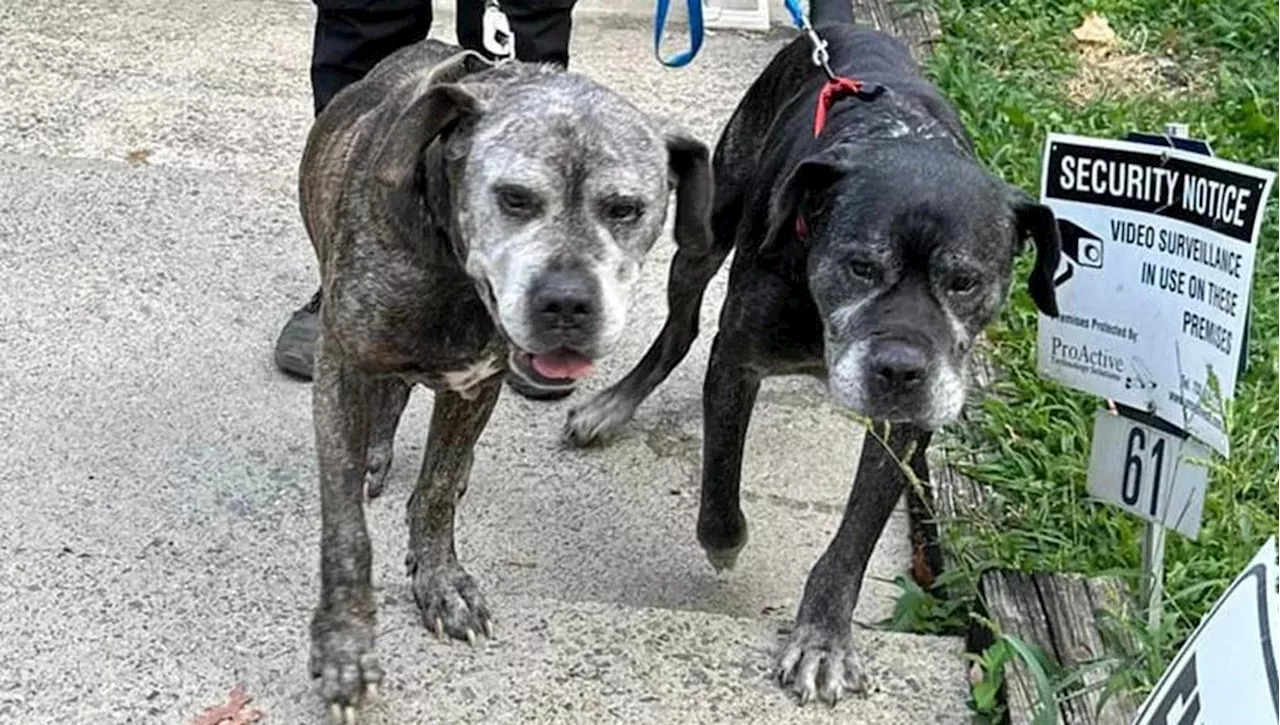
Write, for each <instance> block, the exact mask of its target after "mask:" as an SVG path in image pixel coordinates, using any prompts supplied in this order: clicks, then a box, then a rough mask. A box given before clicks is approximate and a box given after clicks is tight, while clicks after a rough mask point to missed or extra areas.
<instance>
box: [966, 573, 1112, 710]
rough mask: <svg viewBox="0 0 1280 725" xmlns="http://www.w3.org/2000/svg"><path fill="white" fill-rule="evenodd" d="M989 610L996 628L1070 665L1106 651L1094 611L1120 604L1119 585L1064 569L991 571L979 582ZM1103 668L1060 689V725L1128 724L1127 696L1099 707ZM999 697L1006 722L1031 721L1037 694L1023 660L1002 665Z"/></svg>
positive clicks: (1074, 666) (1081, 663)
mask: <svg viewBox="0 0 1280 725" xmlns="http://www.w3.org/2000/svg"><path fill="white" fill-rule="evenodd" d="M981 590H982V599H983V603H984V605H985V606H986V609H987V616H989V617H990V618H991V619H993V620H994V621H996V622H997V623H999V626H1000V629H1001V630H1003V631H1004V632H1007V633H1009V634H1012V635H1014V636H1016V637H1018V638H1020V639H1022V640H1023V641H1024V642H1027V643H1032V644H1035V645H1038V646H1039V647H1040V648H1041V649H1043V650H1044V651H1045V652H1046V653H1048V654H1049V655H1051V656H1052V657H1053V658H1054V659H1055V660H1056V661H1057V662H1058V663H1059V664H1060V665H1061V666H1063V667H1065V668H1067V669H1068V670H1075V669H1077V668H1080V667H1082V666H1088V665H1089V664H1090V663H1092V662H1093V661H1094V660H1097V659H1099V658H1101V657H1104V656H1105V655H1106V653H1107V652H1106V646H1105V644H1104V642H1103V640H1102V635H1101V629H1100V627H1099V624H1098V622H1099V617H1100V615H1101V612H1102V610H1104V609H1111V610H1115V609H1117V608H1123V607H1125V606H1127V605H1126V603H1125V600H1124V595H1123V593H1122V592H1123V587H1122V585H1121V584H1120V583H1119V582H1117V581H1115V580H1109V579H1086V578H1084V577H1080V576H1074V575H1069V574H1045V573H1037V574H1024V573H1022V572H1014V571H1005V570H993V571H989V572H986V573H985V574H984V575H983V577H982V582H981ZM1108 674H1109V673H1108V672H1107V671H1106V670H1103V669H1094V670H1091V671H1090V672H1089V674H1088V675H1087V676H1086V677H1085V678H1084V680H1083V681H1082V682H1081V683H1080V684H1079V685H1077V686H1076V687H1075V688H1073V691H1072V692H1069V693H1060V699H1059V705H1058V711H1059V715H1060V722H1062V723H1063V724H1064V725H1126V724H1127V723H1128V722H1129V721H1130V719H1131V718H1132V717H1133V714H1134V712H1135V711H1136V709H1137V708H1136V703H1135V702H1134V700H1133V698H1132V697H1130V696H1128V695H1126V694H1124V693H1119V694H1117V695H1115V696H1113V697H1112V698H1110V699H1109V700H1108V701H1107V703H1106V706H1105V707H1103V709H1102V710H1101V712H1098V703H1099V701H1100V700H1101V697H1102V692H1101V684H1102V683H1104V682H1105V681H1106V678H1107V676H1108ZM1005 682H1006V691H1005V701H1006V704H1007V706H1008V709H1009V721H1010V722H1011V723H1014V724H1015V725H1018V724H1020V723H1029V722H1031V721H1032V719H1033V716H1034V714H1035V707H1036V705H1037V700H1038V697H1039V696H1038V693H1037V690H1036V684H1035V681H1034V680H1033V679H1032V678H1031V675H1030V673H1029V671H1028V670H1027V668H1026V667H1025V665H1023V664H1022V663H1021V662H1017V663H1015V664H1013V665H1012V666H1011V667H1009V668H1008V670H1007V671H1006V679H1005Z"/></svg>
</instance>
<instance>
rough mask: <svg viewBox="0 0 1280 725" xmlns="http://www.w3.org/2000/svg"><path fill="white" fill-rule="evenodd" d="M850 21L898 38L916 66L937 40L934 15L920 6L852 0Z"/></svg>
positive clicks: (882, 0) (892, 1) (937, 33)
mask: <svg viewBox="0 0 1280 725" xmlns="http://www.w3.org/2000/svg"><path fill="white" fill-rule="evenodd" d="M853 17H854V19H855V20H857V21H858V22H859V23H861V24H863V25H871V26H873V27H876V28H879V29H880V30H883V31H885V32H887V33H893V34H894V35H896V36H898V37H899V38H902V39H903V40H904V41H905V42H906V43H907V46H908V47H909V48H911V52H912V54H913V55H914V56H915V58H916V61H917V62H920V61H923V60H924V59H925V58H927V57H928V56H929V52H930V51H931V50H932V46H933V43H934V42H935V41H937V39H938V36H939V28H938V14H937V12H935V11H934V9H933V7H932V6H927V5H925V4H924V3H920V2H895V1H894V0H853Z"/></svg>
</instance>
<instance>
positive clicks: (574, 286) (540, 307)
mask: <svg viewBox="0 0 1280 725" xmlns="http://www.w3.org/2000/svg"><path fill="white" fill-rule="evenodd" d="M595 299H596V295H595V294H593V287H592V284H591V282H590V280H588V279H585V278H584V277H583V275H579V274H571V273H569V272H552V273H551V274H548V275H547V276H545V277H543V279H542V283H541V284H539V285H538V287H537V291H535V292H534V295H533V300H532V302H533V310H534V314H535V315H537V317H538V321H539V322H540V323H541V324H542V325H543V326H545V327H547V328H553V329H559V330H563V331H566V332H567V331H578V332H581V331H585V330H586V329H588V328H589V327H590V326H591V325H592V324H593V322H594V320H595V316H596V302H595Z"/></svg>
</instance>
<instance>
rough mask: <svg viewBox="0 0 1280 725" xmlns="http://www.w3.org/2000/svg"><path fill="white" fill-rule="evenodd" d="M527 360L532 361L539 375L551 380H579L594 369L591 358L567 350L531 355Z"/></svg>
mask: <svg viewBox="0 0 1280 725" xmlns="http://www.w3.org/2000/svg"><path fill="white" fill-rule="evenodd" d="M529 361H530V362H531V363H533V369H534V370H537V371H538V374H539V375H541V376H542V377H544V378H551V379H552V380H580V379H582V378H585V377H587V376H588V375H590V374H591V373H592V372H594V371H595V369H596V366H595V364H594V363H592V362H591V360H589V359H588V358H586V357H584V356H582V355H579V354H578V353H576V352H569V351H568V350H557V351H556V352H550V353H547V354H545V355H531V356H530V359H529Z"/></svg>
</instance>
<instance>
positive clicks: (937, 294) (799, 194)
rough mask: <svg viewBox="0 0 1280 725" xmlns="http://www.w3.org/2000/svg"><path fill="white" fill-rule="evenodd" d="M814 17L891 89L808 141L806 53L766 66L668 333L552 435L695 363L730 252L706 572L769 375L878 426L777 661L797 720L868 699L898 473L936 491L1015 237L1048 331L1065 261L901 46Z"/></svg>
mask: <svg viewBox="0 0 1280 725" xmlns="http://www.w3.org/2000/svg"><path fill="white" fill-rule="evenodd" d="M811 7H812V8H813V22H814V25H815V26H817V29H818V31H819V32H820V33H821V35H822V37H823V38H824V39H825V40H826V41H827V42H828V43H829V45H830V53H831V65H832V66H833V67H834V69H835V71H836V73H839V74H843V75H845V76H847V77H850V78H857V79H860V80H863V81H865V82H867V83H868V84H869V86H878V87H880V88H881V89H883V91H882V92H881V93H880V95H878V96H875V97H866V98H860V97H849V98H845V99H843V100H839V101H837V102H836V103H835V105H834V107H833V108H832V109H831V111H830V115H829V117H828V119H827V123H826V128H825V129H824V130H823V131H822V133H821V135H820V136H819V137H818V138H814V132H813V129H814V114H815V105H816V100H817V97H818V91H819V89H820V88H821V86H822V84H823V82H824V81H825V77H824V76H823V74H822V72H821V71H819V70H818V69H816V68H815V67H814V66H813V65H812V64H811V63H810V50H811V48H810V46H809V44H808V41H807V40H806V39H805V38H804V37H803V36H802V37H800V38H798V39H797V40H796V41H795V42H793V43H792V44H791V45H789V46H788V47H786V48H785V49H783V50H782V51H781V52H779V53H778V55H777V56H776V57H775V58H774V59H773V62H772V63H771V64H770V65H769V67H768V68H766V69H765V71H764V72H763V73H762V74H761V75H760V77H759V78H758V79H757V80H756V82H755V84H754V85H752V87H751V89H750V90H749V91H747V94H746V96H745V97H744V98H743V100H742V102H741V103H740V104H739V106H738V108H737V110H736V111H735V112H734V115H733V117H732V118H731V119H730V120H729V123H728V125H727V126H726V128H725V131H724V134H723V135H722V136H721V139H720V143H719V145H718V146H717V147H716V153H715V161H714V172H715V178H716V199H715V204H714V208H713V217H712V227H713V230H714V233H715V240H714V242H713V247H712V248H711V249H709V250H705V251H703V250H699V249H692V248H690V249H681V250H679V252H678V253H677V254H676V256H675V258H674V260H673V261H672V263H671V276H670V286H669V288H668V291H667V294H668V309H669V314H668V318H667V322H666V325H665V326H664V327H663V329H662V332H661V335H660V336H659V337H658V339H657V340H656V341H655V342H654V344H653V346H652V347H650V349H649V352H648V353H647V354H646V355H645V357H644V359H643V360H642V361H641V362H640V364H639V365H637V366H636V368H635V369H634V370H632V371H631V372H630V373H629V374H628V375H627V376H626V377H625V378H624V379H623V380H622V381H620V382H619V383H617V384H616V385H614V386H613V387H612V388H610V389H608V390H606V391H604V392H603V393H601V394H600V395H598V396H597V397H595V398H594V399H592V400H591V401H589V402H588V403H587V404H586V405H585V406H583V407H581V408H579V409H577V410H575V411H573V412H572V413H571V414H570V417H569V420H568V422H567V425H566V431H565V432H566V437H567V438H568V440H569V441H570V442H572V443H576V444H587V443H590V442H593V441H595V440H597V439H599V438H601V437H603V436H605V435H607V434H608V433H610V432H611V431H613V430H616V429H617V428H618V427H619V426H621V425H623V424H624V423H626V421H627V420H629V419H630V418H631V416H632V414H633V413H634V412H635V409H636V407H637V406H638V405H639V404H640V403H641V402H642V401H643V400H644V399H645V398H646V397H647V396H648V395H649V394H650V393H651V392H652V391H653V389H654V388H655V387H656V386H657V385H658V384H659V383H661V382H662V381H663V380H664V379H665V378H666V376H667V375H668V374H670V372H671V370H672V369H673V368H675V366H676V365H677V364H679V362H680V361H681V359H683V357H684V355H685V354H686V353H687V352H688V350H689V346H690V345H691V344H692V342H693V339H694V337H695V336H696V335H697V332H698V312H699V306H700V303H701V300H702V295H703V291H704V290H705V289H706V286H707V283H708V281H709V280H710V279H711V277H712V276H713V275H714V274H715V273H716V270H717V269H719V267H720V265H721V263H722V262H723V261H724V259H725V257H726V256H727V255H728V253H729V251H730V250H731V249H734V248H735V247H736V249H737V254H736V256H735V257H734V262H733V268H732V270H731V272H730V276H729V291H728V296H727V298H726V300H725V302H724V306H723V308H722V309H721V313H720V331H719V333H718V334H717V335H716V338H715V342H714V343H713V345H712V349H711V360H710V362H709V363H708V365H707V375H706V382H705V384H704V387H703V431H704V436H703V453H702V500H701V508H700V510H699V515H698V541H699V542H700V543H701V544H702V546H703V549H704V550H705V551H706V554H707V557H708V558H709V559H710V560H711V563H712V564H713V565H714V566H715V567H716V568H717V569H722V568H726V567H731V566H733V564H734V563H735V561H736V559H737V556H738V553H739V551H740V550H741V549H742V547H743V546H744V545H745V544H746V542H747V524H746V520H745V519H744V518H743V515H742V510H741V507H740V495H739V483H740V476H741V467H742V451H743V441H744V438H745V436H746V432H747V426H748V423H749V421H750V417H751V409H752V407H753V405H754V404H755V399H756V392H757V391H758V390H759V387H760V381H761V379H762V378H764V377H767V376H770V375H784V374H812V375H817V376H819V377H821V378H823V379H825V380H826V381H827V386H828V388H829V390H830V392H831V394H832V397H833V398H835V400H836V401H837V402H838V403H840V404H841V405H844V406H846V407H848V408H850V409H852V410H853V411H855V412H856V413H858V414H860V415H862V416H865V417H867V418H871V419H873V420H876V421H878V423H877V425H876V426H875V429H876V431H878V432H879V437H880V439H881V440H879V441H873V440H871V439H870V438H868V440H867V442H866V443H865V445H863V447H862V456H861V460H860V462H859V465H858V473H857V478H856V480H855V481H854V484H853V491H852V492H851V493H850V495H849V502H848V505H847V507H846V509H845V513H844V519H843V521H841V523H840V528H839V530H838V531H837V533H836V535H835V539H834V540H833V541H832V542H831V545H830V546H829V547H828V549H827V551H826V553H824V554H823V555H822V558H821V559H819V560H818V563H817V564H816V565H815V566H814V567H813V569H812V571H811V572H810V573H809V579H808V582H807V583H806V585H805V590H804V597H803V599H802V600H801V604H800V611H799V613H798V614H797V616H796V628H795V630H794V631H793V633H792V634H791V637H790V641H789V642H788V643H787V645H786V646H785V648H784V649H783V651H782V655H781V657H780V659H779V662H778V669H777V671H778V674H779V676H780V679H781V680H782V682H783V684H784V685H790V686H792V687H793V689H794V690H795V692H796V693H797V694H798V695H799V697H800V701H801V702H802V703H803V702H805V701H807V700H809V699H811V698H813V697H815V696H816V697H820V698H822V699H824V700H827V701H829V702H832V703H834V702H835V701H836V700H838V699H839V698H840V697H841V696H842V695H843V694H844V693H845V692H846V691H848V690H852V689H857V688H859V687H860V686H861V676H860V674H859V667H858V663H857V659H856V657H855V654H854V651H853V646H852V642H851V639H850V629H851V618H852V614H853V609H854V606H855V605H856V604H857V601H858V594H859V591H860V589H861V586H862V577H863V573H864V572H865V571H866V566H867V561H868V559H869V558H870V556H871V552H872V549H873V548H874V547H875V544H876V541H877V540H878V539H879V538H880V533H881V531H882V530H883V528H884V525H885V522H886V521H887V520H888V518H889V515H890V513H891V512H892V511H893V508H894V506H895V504H896V503H897V501H898V500H899V498H900V497H901V496H902V492H903V490H904V486H905V482H906V476H905V474H904V471H903V469H904V465H903V464H904V462H905V463H907V464H909V465H910V467H911V468H912V469H913V471H914V473H915V474H916V476H917V477H918V478H919V480H921V481H927V480H928V472H927V469H926V466H925V456H924V454H925V447H926V446H927V445H928V443H929V438H930V435H931V431H932V430H934V429H936V428H938V427H939V426H942V425H945V424H946V423H948V422H950V421H952V420H954V419H955V418H956V417H957V416H958V415H959V413H960V411H961V408H962V406H963V404H964V400H965V382H964V381H965V378H966V367H967V364H968V360H969V353H970V350H971V349H972V346H973V341H974V339H975V337H976V336H977V335H978V333H979V332H980V331H981V330H982V328H983V327H984V326H986V325H987V324H988V323H989V322H990V321H991V320H992V319H993V318H994V317H995V315H996V312H997V311H998V310H999V308H1000V306H1001V304H1002V303H1003V301H1004V299H1005V297H1006V295H1007V293H1008V290H1009V286H1010V276H1011V271H1012V267H1013V260H1014V255H1015V254H1016V253H1017V252H1018V250H1019V248H1020V247H1021V246H1022V244H1023V241H1024V240H1025V239H1026V238H1027V237H1031V238H1034V240H1035V244H1036V263H1035V267H1034V271H1033V273H1032V276H1031V278H1030V290H1031V295H1032V298H1033V299H1034V300H1035V302H1036V304H1037V305H1039V307H1040V309H1041V310H1043V311H1044V312H1045V313H1046V314H1050V315H1054V314H1057V308H1056V305H1055V302H1054V297H1053V284H1052V278H1051V275H1052V274H1053V271H1054V269H1055V267H1056V266H1057V264H1058V258H1059V246H1060V245H1059V240H1058V236H1057V234H1058V233H1057V227H1056V225H1055V222H1054V217H1053V214H1052V212H1051V211H1050V210H1049V209H1048V208H1047V207H1044V206H1042V205H1040V204H1036V203H1035V202H1034V201H1032V200H1031V199H1029V198H1028V197H1027V196H1026V195H1025V194H1023V193H1022V192H1021V191H1019V190H1017V189H1014V188H1012V187H1010V186H1008V185H1006V184H1004V183H1003V182H1001V181H999V180H997V179H994V178H992V177H991V176H989V175H988V174H986V173H985V172H984V171H983V169H982V167H981V166H980V165H979V164H978V163H977V161H976V160H975V158H974V154H973V149H972V146H971V144H970V142H969V139H968V137H967V135H966V134H965V131H964V129H963V128H962V126H961V125H960V121H959V119H958V118H957V117H956V114H955V112H954V111H952V109H951V107H950V106H949V105H948V104H947V102H946V101H945V100H944V99H943V97H942V96H941V94H939V92H938V91H937V89H935V88H934V87H933V86H931V85H930V84H929V83H928V82H927V81H925V80H924V79H923V78H922V77H921V76H920V75H919V74H918V73H917V71H916V68H915V64H914V63H913V62H912V60H911V56H910V54H909V53H908V52H907V50H906V48H904V47H903V46H902V44H901V43H899V42H898V41H897V40H895V39H893V38H891V37H889V36H887V35H885V34H883V33H879V32H876V31H872V30H862V29H858V28H855V27H854V26H853V25H852V22H853V18H852V14H851V6H850V3H849V2H848V0H831V1H829V2H822V1H821V0H815V2H813V3H812V5H811ZM886 422H888V423H886ZM889 424H891V425H889ZM886 429H887V432H886ZM912 491H913V492H914V489H912ZM914 504H915V505H917V506H919V505H922V502H920V501H918V500H917V501H915V502H914Z"/></svg>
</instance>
